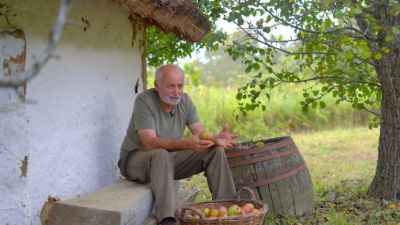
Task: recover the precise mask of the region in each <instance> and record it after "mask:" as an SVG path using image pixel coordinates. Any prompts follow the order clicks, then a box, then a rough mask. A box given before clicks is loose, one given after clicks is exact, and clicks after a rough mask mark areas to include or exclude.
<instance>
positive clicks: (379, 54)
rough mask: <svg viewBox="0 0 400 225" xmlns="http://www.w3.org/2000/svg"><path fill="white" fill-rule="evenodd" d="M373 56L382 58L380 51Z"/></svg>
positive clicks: (377, 58) (378, 58)
mask: <svg viewBox="0 0 400 225" xmlns="http://www.w3.org/2000/svg"><path fill="white" fill-rule="evenodd" d="M374 58H375V59H376V60H380V59H381V58H382V54H381V53H378V54H375V55H374Z"/></svg>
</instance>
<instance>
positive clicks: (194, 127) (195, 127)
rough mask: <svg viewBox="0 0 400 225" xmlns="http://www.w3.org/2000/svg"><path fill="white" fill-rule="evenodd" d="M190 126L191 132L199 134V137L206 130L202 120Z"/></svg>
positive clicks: (195, 134) (194, 134)
mask: <svg viewBox="0 0 400 225" xmlns="http://www.w3.org/2000/svg"><path fill="white" fill-rule="evenodd" d="M188 128H189V130H190V132H191V133H192V135H193V136H197V137H198V136H199V135H200V134H201V132H203V131H204V125H203V123H202V122H197V123H193V124H190V125H188Z"/></svg>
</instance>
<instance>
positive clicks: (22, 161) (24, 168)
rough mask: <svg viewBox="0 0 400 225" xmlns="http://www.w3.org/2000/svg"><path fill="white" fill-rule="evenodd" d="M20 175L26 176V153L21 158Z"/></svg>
mask: <svg viewBox="0 0 400 225" xmlns="http://www.w3.org/2000/svg"><path fill="white" fill-rule="evenodd" d="M20 168H21V176H20V177H26V175H27V173H28V156H27V155H26V156H25V157H24V159H23V160H21V166H20Z"/></svg>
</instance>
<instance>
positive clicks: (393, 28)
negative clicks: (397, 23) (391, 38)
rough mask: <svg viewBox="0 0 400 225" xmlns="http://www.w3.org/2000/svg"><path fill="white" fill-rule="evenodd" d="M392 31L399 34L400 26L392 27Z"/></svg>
mask: <svg viewBox="0 0 400 225" xmlns="http://www.w3.org/2000/svg"><path fill="white" fill-rule="evenodd" d="M392 32H393V34H398V33H400V28H399V27H392Z"/></svg>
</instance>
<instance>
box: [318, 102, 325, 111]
mask: <svg viewBox="0 0 400 225" xmlns="http://www.w3.org/2000/svg"><path fill="white" fill-rule="evenodd" d="M319 107H320V108H321V109H323V108H325V107H326V103H325V102H323V101H320V102H319Z"/></svg>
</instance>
